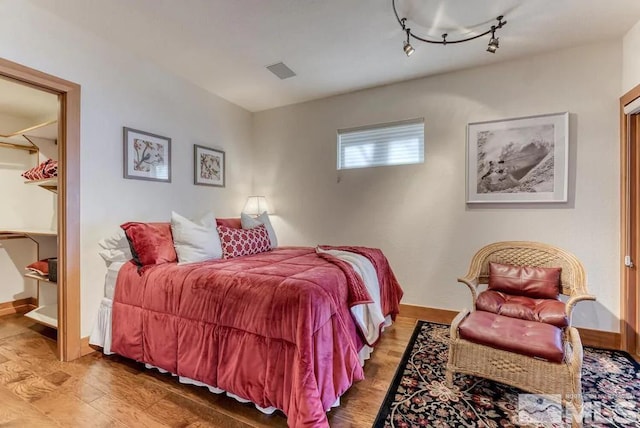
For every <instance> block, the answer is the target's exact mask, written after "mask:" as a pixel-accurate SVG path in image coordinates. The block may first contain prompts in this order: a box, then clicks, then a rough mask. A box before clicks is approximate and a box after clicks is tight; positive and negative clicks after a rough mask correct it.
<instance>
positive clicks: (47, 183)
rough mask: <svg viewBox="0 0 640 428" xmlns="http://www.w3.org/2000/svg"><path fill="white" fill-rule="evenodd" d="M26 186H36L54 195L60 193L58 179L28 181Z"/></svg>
mask: <svg viewBox="0 0 640 428" xmlns="http://www.w3.org/2000/svg"><path fill="white" fill-rule="evenodd" d="M24 184H34V185H36V186H40V187H42V188H43V189H47V190H49V191H51V192H53V193H58V177H52V178H43V179H42V180H27V181H25V182H24Z"/></svg>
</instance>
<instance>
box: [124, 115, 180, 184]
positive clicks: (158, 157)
mask: <svg viewBox="0 0 640 428" xmlns="http://www.w3.org/2000/svg"><path fill="white" fill-rule="evenodd" d="M123 149H124V163H123V174H124V178H127V179H133V180H149V181H160V182H165V183H171V138H168V137H163V136H161V135H156V134H152V133H150V132H145V131H140V130H139V129H133V128H127V127H126V126H125V127H123Z"/></svg>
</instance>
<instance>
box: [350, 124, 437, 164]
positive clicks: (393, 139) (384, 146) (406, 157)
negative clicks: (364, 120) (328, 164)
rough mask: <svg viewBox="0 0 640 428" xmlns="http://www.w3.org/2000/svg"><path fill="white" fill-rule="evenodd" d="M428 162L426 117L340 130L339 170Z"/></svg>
mask: <svg viewBox="0 0 640 428" xmlns="http://www.w3.org/2000/svg"><path fill="white" fill-rule="evenodd" d="M423 162H424V119H414V120H407V121H403V122H395V123H386V124H382V125H373V126H365V127H360V128H351V129H339V130H338V169H350V168H366V167H371V166H383V165H406V164H413V163H423Z"/></svg>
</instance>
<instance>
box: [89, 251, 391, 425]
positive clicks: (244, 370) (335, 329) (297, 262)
mask: <svg viewBox="0 0 640 428" xmlns="http://www.w3.org/2000/svg"><path fill="white" fill-rule="evenodd" d="M372 277H373V278H372ZM106 279H107V281H106V284H105V294H106V296H105V299H103V302H102V306H101V308H100V314H99V316H98V321H97V323H96V328H94V331H93V333H92V336H91V340H90V343H92V344H95V345H98V346H103V347H104V351H105V353H117V354H119V355H122V356H125V357H127V358H131V359H134V360H136V361H140V362H143V363H145V365H146V366H147V367H149V368H151V367H155V368H158V369H159V370H161V371H167V372H170V373H173V374H175V375H177V376H179V378H180V380H181V381H183V382H187V383H193V384H196V385H203V386H207V387H208V388H209V389H210V390H211V391H212V392H218V393H220V392H224V391H226V392H227V394H228V395H230V396H233V397H235V398H237V399H240V400H241V401H251V402H253V403H254V404H255V405H256V407H257V408H258V409H260V410H262V411H265V412H267V413H268V412H272V411H274V410H275V409H280V410H281V411H282V412H283V413H284V414H285V415H287V421H288V424H289V426H295V427H320V426H327V425H328V423H327V417H326V411H328V410H329V409H330V408H331V407H332V406H333V405H334V404H335V403H336V402H337V401H338V400H339V397H340V396H341V395H342V394H343V393H344V392H345V391H346V390H347V389H348V388H349V387H350V386H351V385H352V384H353V383H354V382H356V381H358V380H361V379H363V369H362V364H363V360H364V359H365V358H367V357H368V354H369V353H370V351H371V349H372V347H373V346H374V345H375V343H376V342H377V340H378V338H379V335H380V331H381V329H382V328H383V326H384V325H387V324H388V323H389V320H390V318H394V317H395V315H396V314H397V313H398V307H399V301H400V298H401V297H402V290H401V289H400V287H399V285H398V283H397V281H396V279H395V276H394V275H393V272H392V271H391V268H390V267H389V264H388V262H387V260H386V258H385V257H384V255H383V254H382V252H380V251H379V250H376V249H370V248H363V247H348V248H329V247H323V248H306V247H284V248H277V249H274V250H271V251H268V252H264V253H260V254H255V255H250V256H244V257H238V258H235V259H230V260H214V261H207V262H200V263H192V264H188V265H179V264H177V263H164V264H160V265H157V266H152V267H150V268H147V269H144V270H142V271H141V270H140V269H139V267H138V266H136V265H135V264H134V263H133V262H130V261H128V262H118V263H112V264H111V265H110V266H109V269H108V272H107V278H106ZM114 279H116V280H115V281H114ZM114 283H115V286H114ZM109 297H112V298H111V299H110V298H109ZM385 320H386V321H385Z"/></svg>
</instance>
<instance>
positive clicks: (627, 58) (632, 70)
mask: <svg viewBox="0 0 640 428" xmlns="http://www.w3.org/2000/svg"><path fill="white" fill-rule="evenodd" d="M636 85H640V21H638V22H637V23H636V25H634V26H633V27H632V28H631V30H629V31H628V32H627V34H626V35H625V36H624V38H623V39H622V93H623V94H624V93H626V92H628V91H629V90H631V89H632V88H633V87H635V86H636Z"/></svg>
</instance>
